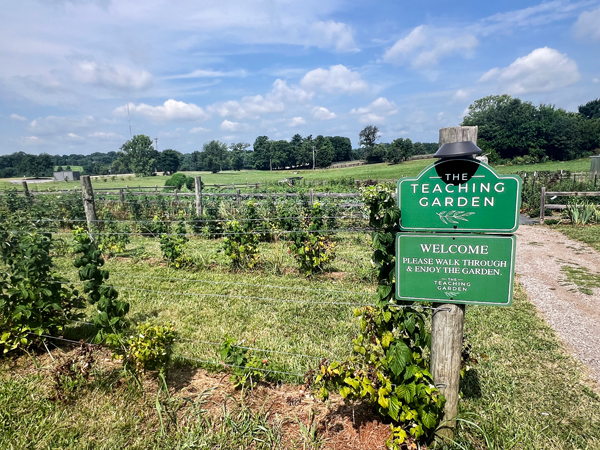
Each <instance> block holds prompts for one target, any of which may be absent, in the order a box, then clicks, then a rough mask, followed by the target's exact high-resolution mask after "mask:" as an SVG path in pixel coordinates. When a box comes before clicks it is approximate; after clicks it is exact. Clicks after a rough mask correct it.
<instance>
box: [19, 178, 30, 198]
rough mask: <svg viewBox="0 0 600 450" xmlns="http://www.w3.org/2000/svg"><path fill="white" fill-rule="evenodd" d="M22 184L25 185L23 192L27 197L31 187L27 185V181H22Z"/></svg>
mask: <svg viewBox="0 0 600 450" xmlns="http://www.w3.org/2000/svg"><path fill="white" fill-rule="evenodd" d="M21 186H23V194H25V197H28V196H29V187H28V186H27V181H21Z"/></svg>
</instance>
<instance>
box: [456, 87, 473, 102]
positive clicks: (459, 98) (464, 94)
mask: <svg viewBox="0 0 600 450" xmlns="http://www.w3.org/2000/svg"><path fill="white" fill-rule="evenodd" d="M470 95H471V91H470V90H469V89H459V90H457V91H456V92H455V93H454V95H453V96H452V100H454V101H456V102H463V101H465V100H466V99H468V98H469V96H470Z"/></svg>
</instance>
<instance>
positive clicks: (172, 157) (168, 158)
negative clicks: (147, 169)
mask: <svg viewBox="0 0 600 450" xmlns="http://www.w3.org/2000/svg"><path fill="white" fill-rule="evenodd" d="M182 159H183V155H182V154H181V153H179V152H178V151H175V150H172V149H170V148H168V149H166V150H163V151H162V152H160V154H159V155H158V158H157V159H156V169H157V170H159V171H161V172H164V174H165V175H172V174H174V173H175V172H177V171H178V170H179V167H180V165H181V160H182Z"/></svg>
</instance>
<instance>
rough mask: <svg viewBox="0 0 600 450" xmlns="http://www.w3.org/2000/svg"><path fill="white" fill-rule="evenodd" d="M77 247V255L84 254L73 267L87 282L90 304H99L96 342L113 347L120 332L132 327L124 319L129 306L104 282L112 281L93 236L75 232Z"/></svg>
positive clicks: (85, 284)
mask: <svg viewBox="0 0 600 450" xmlns="http://www.w3.org/2000/svg"><path fill="white" fill-rule="evenodd" d="M73 235H74V237H75V241H76V245H75V248H74V252H75V253H77V254H81V256H78V257H77V258H76V259H75V261H74V263H73V265H74V266H75V267H76V268H78V269H79V271H78V274H79V279H80V280H81V281H83V282H84V284H83V291H84V292H85V293H86V294H88V302H89V303H90V304H92V305H96V309H97V311H98V312H97V314H96V315H94V317H93V320H94V325H95V326H96V328H97V329H98V334H97V335H96V338H95V341H96V342H97V343H100V342H107V343H109V344H114V343H115V341H116V340H118V335H117V334H118V333H119V332H120V331H121V330H124V329H125V328H127V327H128V326H129V321H128V320H127V319H126V318H125V316H126V315H127V313H128V312H129V303H127V302H123V301H120V300H118V299H117V298H118V296H119V293H118V292H117V290H116V289H115V288H114V287H112V286H108V285H105V284H104V282H105V281H107V280H108V278H109V272H108V270H104V269H101V267H102V266H103V265H104V258H103V257H102V252H101V251H100V250H99V249H98V245H97V244H96V243H95V242H94V241H92V238H91V237H90V235H89V234H88V233H87V232H86V231H85V230H84V229H83V228H78V229H76V230H74V231H73Z"/></svg>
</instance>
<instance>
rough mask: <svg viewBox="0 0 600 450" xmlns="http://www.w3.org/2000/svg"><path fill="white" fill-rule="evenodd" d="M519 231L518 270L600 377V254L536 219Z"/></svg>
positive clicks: (563, 334)
mask: <svg viewBox="0 0 600 450" xmlns="http://www.w3.org/2000/svg"><path fill="white" fill-rule="evenodd" d="M516 235H517V260H516V272H517V274H518V275H519V281H520V282H521V283H522V285H523V286H524V287H525V289H526V291H527V295H528V297H529V299H530V300H531V302H533V303H534V304H535V305H536V307H537V309H538V311H540V313H541V314H542V316H544V317H545V318H546V320H547V321H548V323H549V324H550V325H551V326H552V327H553V328H554V329H555V330H556V331H557V333H558V334H559V336H560V338H561V339H562V341H563V342H564V343H565V345H566V346H567V348H568V349H569V350H570V351H571V352H572V353H573V354H574V355H575V356H576V357H577V358H578V359H579V360H580V361H581V362H583V363H584V364H585V365H586V366H587V367H588V368H589V370H590V375H591V376H592V378H594V379H595V380H596V381H597V382H599V383H600V288H599V287H595V286H593V284H594V283H598V281H600V254H599V253H598V252H596V251H594V250H593V249H592V248H591V247H589V246H587V245H585V244H583V243H581V242H578V241H572V240H570V239H568V238H567V237H566V236H565V235H563V234H561V233H559V232H556V231H553V230H550V229H548V228H544V227H540V226H536V225H522V226H521V227H520V228H519V230H518V231H517V233H516Z"/></svg>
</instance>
